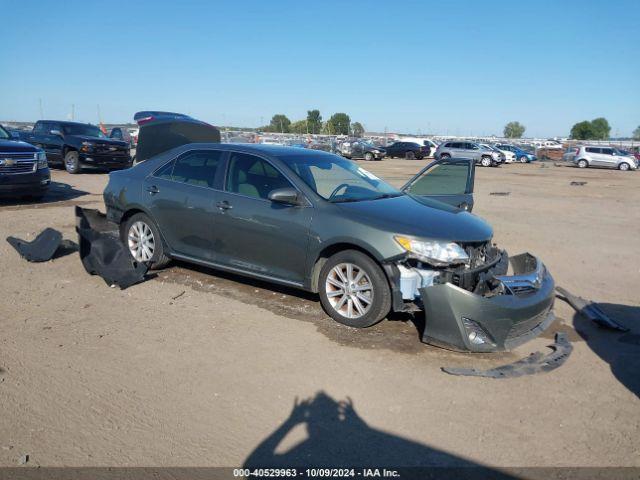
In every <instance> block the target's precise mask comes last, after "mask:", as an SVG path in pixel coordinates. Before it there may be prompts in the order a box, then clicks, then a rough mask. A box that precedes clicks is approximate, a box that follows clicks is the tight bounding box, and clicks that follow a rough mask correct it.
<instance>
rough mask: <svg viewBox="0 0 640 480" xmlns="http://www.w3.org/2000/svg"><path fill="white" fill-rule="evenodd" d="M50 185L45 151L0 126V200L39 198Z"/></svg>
mask: <svg viewBox="0 0 640 480" xmlns="http://www.w3.org/2000/svg"><path fill="white" fill-rule="evenodd" d="M50 183H51V175H50V173H49V166H48V164H47V156H46V154H45V152H44V151H43V150H42V149H41V148H37V147H35V146H33V145H30V144H28V143H26V142H23V141H21V140H19V138H18V134H17V133H13V134H11V133H9V132H8V131H7V130H6V129H5V128H4V127H2V126H0V197H2V198H7V197H11V198H16V197H24V196H26V197H32V198H40V197H42V196H43V195H44V194H45V193H46V192H47V189H48V188H49V184H50Z"/></svg>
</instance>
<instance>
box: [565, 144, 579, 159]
mask: <svg viewBox="0 0 640 480" xmlns="http://www.w3.org/2000/svg"><path fill="white" fill-rule="evenodd" d="M579 151H580V147H579V146H577V147H576V146H574V147H567V148H566V150H565V151H564V153H563V154H562V161H563V162H565V163H574V162H573V160H574V159H575V158H576V155H577V154H578V152H579Z"/></svg>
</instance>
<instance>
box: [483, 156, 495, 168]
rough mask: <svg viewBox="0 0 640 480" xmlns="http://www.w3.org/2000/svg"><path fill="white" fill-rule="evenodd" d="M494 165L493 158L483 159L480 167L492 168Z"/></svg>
mask: <svg viewBox="0 0 640 480" xmlns="http://www.w3.org/2000/svg"><path fill="white" fill-rule="evenodd" d="M492 163H493V162H492V160H491V157H482V159H481V160H480V165H482V166H483V167H490V166H491V164H492Z"/></svg>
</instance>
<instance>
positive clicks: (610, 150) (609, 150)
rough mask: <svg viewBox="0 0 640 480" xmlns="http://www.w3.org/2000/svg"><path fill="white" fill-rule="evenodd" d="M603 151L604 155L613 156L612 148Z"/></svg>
mask: <svg viewBox="0 0 640 480" xmlns="http://www.w3.org/2000/svg"><path fill="white" fill-rule="evenodd" d="M601 150H602V153H604V154H605V155H613V149H612V148H603V149H601Z"/></svg>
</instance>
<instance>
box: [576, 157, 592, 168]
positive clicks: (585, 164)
mask: <svg viewBox="0 0 640 480" xmlns="http://www.w3.org/2000/svg"><path fill="white" fill-rule="evenodd" d="M588 166H589V162H587V161H586V160H585V159H582V160H578V167H579V168H587V167H588Z"/></svg>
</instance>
